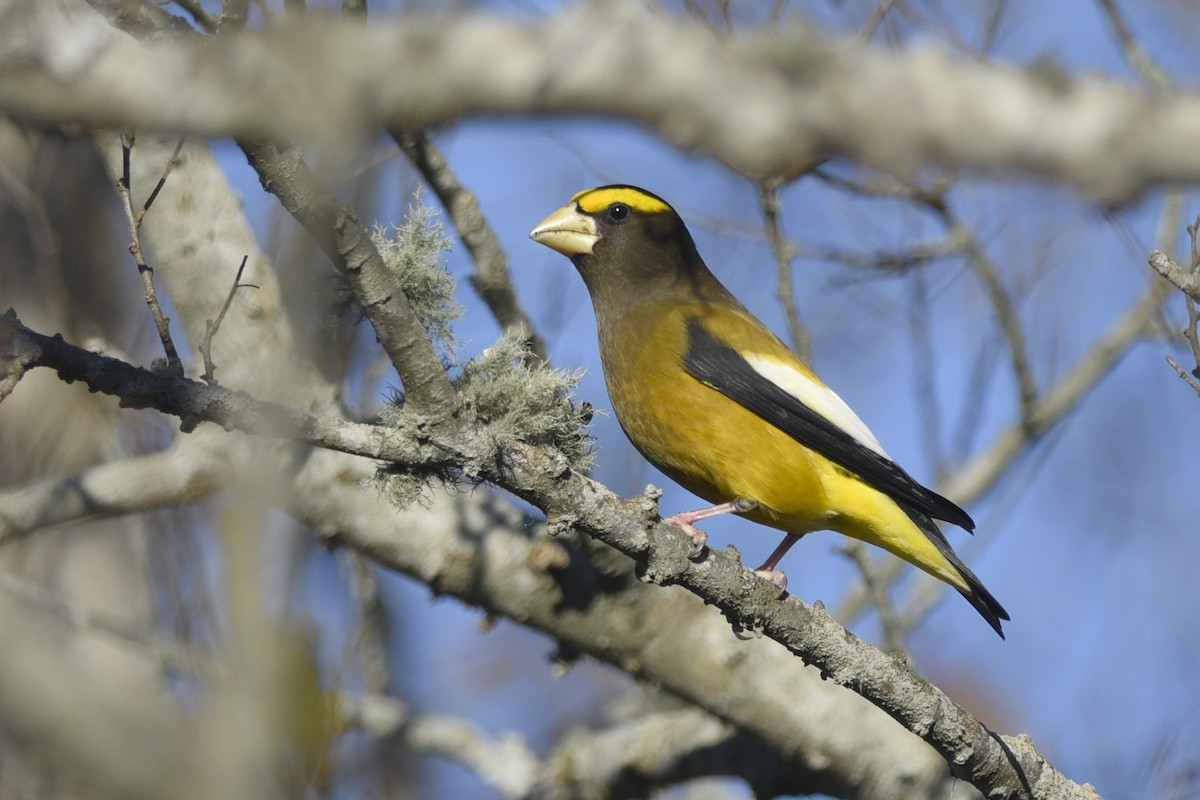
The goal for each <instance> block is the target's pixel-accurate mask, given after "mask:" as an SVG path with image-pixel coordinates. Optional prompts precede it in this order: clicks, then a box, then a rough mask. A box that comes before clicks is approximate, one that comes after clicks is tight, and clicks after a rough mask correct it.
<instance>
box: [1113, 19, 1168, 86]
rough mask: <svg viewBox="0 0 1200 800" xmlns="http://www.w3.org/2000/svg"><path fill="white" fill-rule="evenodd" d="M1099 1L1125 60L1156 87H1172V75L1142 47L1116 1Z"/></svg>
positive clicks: (1147, 81)
mask: <svg viewBox="0 0 1200 800" xmlns="http://www.w3.org/2000/svg"><path fill="white" fill-rule="evenodd" d="M1097 2H1098V3H1099V5H1100V8H1101V9H1102V10H1103V11H1104V16H1105V18H1107V19H1108V24H1109V26H1110V27H1111V28H1112V30H1113V34H1114V35H1115V36H1116V37H1117V42H1118V43H1119V44H1120V45H1121V51H1122V52H1124V53H1125V60H1126V61H1128V62H1129V65H1130V66H1131V67H1133V69H1134V71H1135V72H1137V74H1138V75H1139V76H1141V78H1142V80H1144V81H1145V82H1146V83H1148V84H1150V85H1151V86H1153V87H1154V88H1156V89H1167V88H1170V87H1171V85H1172V84H1173V83H1174V82H1173V81H1172V80H1171V77H1170V76H1169V75H1168V74H1167V73H1166V72H1165V71H1164V70H1163V69H1162V68H1161V67H1160V66H1158V64H1156V63H1154V59H1152V58H1150V54H1149V53H1147V52H1146V48H1144V47H1142V43H1141V42H1139V41H1138V40H1137V37H1136V36H1134V35H1133V31H1132V30H1131V29H1130V28H1129V24H1128V23H1127V22H1126V21H1125V18H1124V17H1123V16H1122V15H1121V12H1120V10H1119V9H1118V8H1117V4H1116V2H1114V0H1097Z"/></svg>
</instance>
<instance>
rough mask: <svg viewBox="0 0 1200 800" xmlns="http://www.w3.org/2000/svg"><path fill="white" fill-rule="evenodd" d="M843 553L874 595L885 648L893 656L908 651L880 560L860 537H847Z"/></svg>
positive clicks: (872, 601) (873, 602)
mask: <svg viewBox="0 0 1200 800" xmlns="http://www.w3.org/2000/svg"><path fill="white" fill-rule="evenodd" d="M842 553H843V554H845V555H846V556H847V557H849V558H850V560H851V561H853V562H854V564H855V565H856V566H857V567H858V572H859V574H860V575H862V579H863V584H864V585H865V586H866V587H867V592H868V593H870V595H871V604H872V605H873V606H874V607H875V611H876V613H877V614H879V624H880V626H881V627H882V629H883V649H884V650H885V651H887V652H889V653H891V654H893V655H899V654H906V653H907V652H908V646H907V645H906V644H905V643H904V626H903V625H902V624H901V621H900V615H899V614H898V613H896V605H895V603H893V602H892V598H891V597H890V596H888V584H889V582H888V581H887V580H886V576H884V575H881V574H880V572H881V570H880V563H879V562H877V561H875V560H874V559H872V558H871V555H870V553H868V552H867V546H866V545H864V544H863V543H862V542H860V541H858V540H857V539H848V540H847V541H846V544H845V546H844V547H843V548H842Z"/></svg>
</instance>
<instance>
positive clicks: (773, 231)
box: [758, 181, 812, 363]
mask: <svg viewBox="0 0 1200 800" xmlns="http://www.w3.org/2000/svg"><path fill="white" fill-rule="evenodd" d="M758 205H759V208H760V209H761V211H762V215H763V227H764V228H765V229H766V233H767V242H768V243H769V244H770V245H771V252H772V253H773V254H774V255H775V280H776V284H775V285H776V290H775V293H776V296H778V298H779V304H780V305H781V306H783V313H784V316H785V318H786V319H787V324H788V335H789V336H790V337H791V340H792V347H793V348H795V350H796V352H797V353H799V355H800V358H802V359H804V361H805V362H806V363H812V346H811V344H810V342H809V339H808V330H807V329H806V328H805V327H804V320H802V319H801V318H800V307H799V306H798V305H797V303H796V292H795V290H794V289H793V288H792V262H793V261H794V260H795V258H796V249H795V247H793V246H792V244H791V243H790V242H788V240H787V238H786V237H785V236H784V235H783V228H782V225H781V224H780V222H779V184H778V182H775V181H760V182H759V184H758Z"/></svg>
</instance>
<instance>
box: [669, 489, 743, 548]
mask: <svg viewBox="0 0 1200 800" xmlns="http://www.w3.org/2000/svg"><path fill="white" fill-rule="evenodd" d="M746 510H747V506H746V503H745V501H742V500H734V501H732V502H729V503H721V504H720V505H719V506H709V507H708V508H697V509H695V510H694V511H680V512H679V513H678V514H672V515H671V516H669V517H667V518H666V519H664V520H663V522H666V523H668V524H670V525H674V526H676V527H677V528H682V529H683V532H684V533H686V534H687V535H688V537H689V538H690V539H691V540H692V544H693V545H695V546H696V552H697V553H700V552H701V551H702V550H703V549H704V547H705V545H707V544H708V534H707V533H705V532H704V531H702V530H700V529H699V528H697V527H696V526H695V525H693V524H692V523H693V522H699V521H700V520H702V519H708V518H709V517H718V516H720V515H721V514H732V513H733V512H735V511H746Z"/></svg>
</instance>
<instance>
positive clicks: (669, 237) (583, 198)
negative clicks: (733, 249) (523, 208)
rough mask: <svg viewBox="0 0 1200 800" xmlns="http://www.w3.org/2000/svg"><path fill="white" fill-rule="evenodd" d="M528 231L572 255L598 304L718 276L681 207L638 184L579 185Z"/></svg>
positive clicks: (658, 292) (628, 299)
mask: <svg viewBox="0 0 1200 800" xmlns="http://www.w3.org/2000/svg"><path fill="white" fill-rule="evenodd" d="M529 237H530V238H531V239H533V240H534V241H535V242H539V243H541V244H544V245H546V246H547V247H549V248H551V249H553V250H557V251H558V252H560V253H562V254H563V255H565V256H567V257H568V258H570V259H571V262H572V263H573V264H574V265H575V267H576V269H578V270H579V273H580V275H582V276H583V280H584V282H585V283H586V284H587V287H588V291H589V292H590V293H591V295H592V300H593V302H594V303H595V304H596V305H597V309H598V310H599V308H600V307H601V306H602V305H603V306H608V305H609V304H612V303H632V304H636V303H637V302H638V301H639V299H641V298H646V297H652V296H658V295H661V294H663V293H664V292H670V291H674V290H677V289H679V288H681V287H683V286H686V285H687V284H693V286H692V289H693V291H695V289H697V288H699V287H697V286H696V285H695V284H696V283H700V284H707V283H708V282H709V281H713V282H714V283H715V279H713V278H712V275H711V274H710V273H709V272H708V269H707V268H706V267H705V266H704V262H703V261H702V260H701V258H700V255H699V254H698V253H697V252H696V245H695V243H694V242H693V241H692V236H691V234H690V233H688V230H687V228H686V227H685V226H684V224H683V220H682V219H680V218H679V215H678V214H676V213H675V209H673V208H671V206H670V205H668V204H667V202H666V201H665V200H663V199H662V198H661V197H658V196H657V195H654V194H651V193H650V192H647V191H646V190H645V189H639V188H637V187H636V186H626V185H620V184H618V185H613V186H601V187H599V188H596V189H588V190H587V191H583V192H580V193H579V194H577V195H575V196H574V197H572V198H571V201H570V202H569V203H567V204H566V205H565V206H563V207H562V208H560V209H559V210H558V211H555V212H554V213H553V214H551V215H550V216H548V217H546V218H545V219H544V220H542V221H541V222H540V223H538V226H537V227H536V228H534V229H533V231H531V232H530V234H529ZM609 310H611V308H610V309H609Z"/></svg>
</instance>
